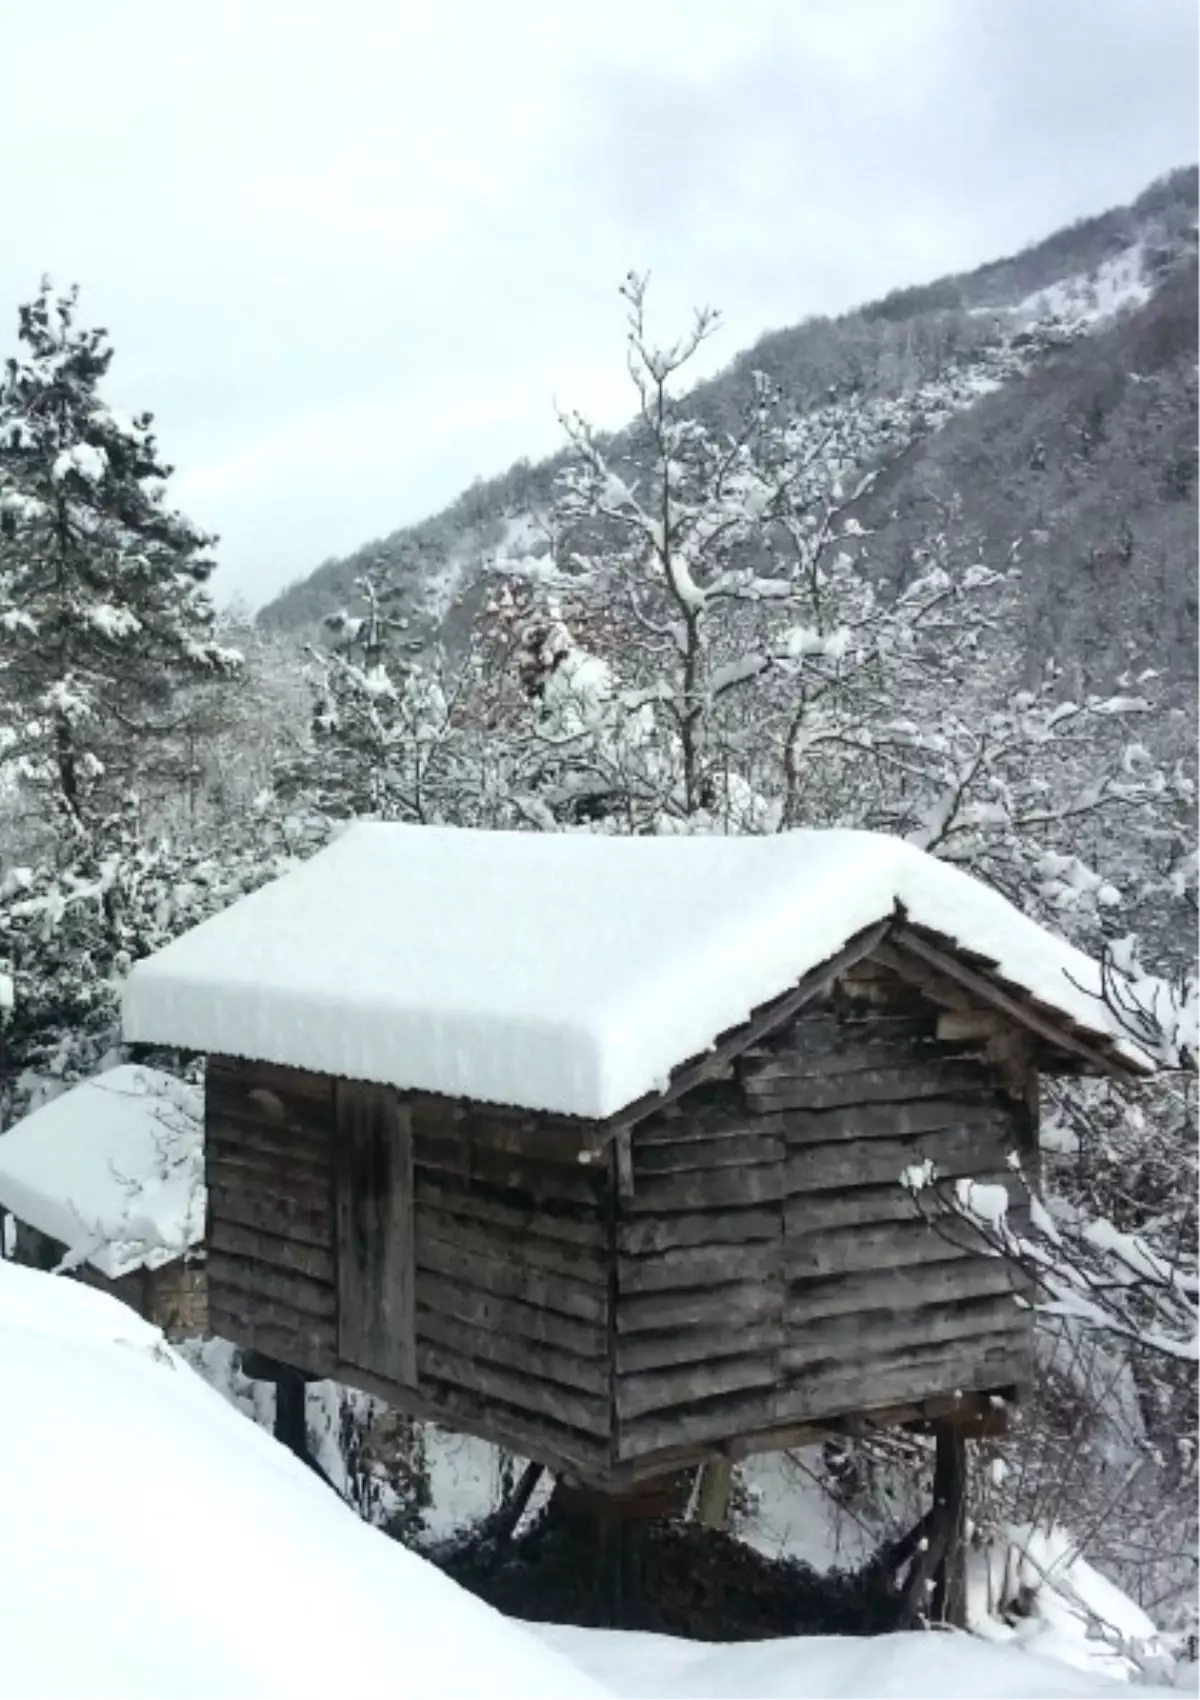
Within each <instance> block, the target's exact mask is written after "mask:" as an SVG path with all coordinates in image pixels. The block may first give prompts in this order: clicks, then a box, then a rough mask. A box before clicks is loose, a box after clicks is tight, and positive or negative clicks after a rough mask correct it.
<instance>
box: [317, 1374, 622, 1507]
mask: <svg viewBox="0 0 1200 1700" xmlns="http://www.w3.org/2000/svg"><path fill="white" fill-rule="evenodd" d="M335 1379H336V1380H338V1381H342V1382H345V1384H346V1385H347V1386H349V1387H359V1388H361V1389H362V1391H363V1392H364V1393H370V1394H372V1395H373V1396H374V1397H375V1398H377V1399H383V1400H385V1401H386V1402H387V1403H388V1404H390V1405H394V1406H395V1407H396V1409H397V1410H401V1411H404V1412H406V1413H407V1414H408V1415H410V1416H413V1417H416V1418H418V1419H420V1420H421V1421H423V1422H436V1423H442V1424H446V1425H448V1426H449V1427H451V1428H454V1429H457V1430H458V1431H459V1432H460V1433H462V1434H472V1435H475V1436H477V1437H478V1438H479V1439H480V1440H486V1441H488V1442H489V1443H490V1444H491V1445H493V1446H503V1447H506V1448H507V1449H508V1450H509V1451H510V1452H514V1453H515V1454H516V1455H517V1456H518V1457H519V1458H532V1459H536V1460H538V1461H539V1462H541V1463H543V1464H545V1466H546V1468H547V1469H549V1470H553V1471H554V1472H555V1473H556V1474H558V1475H563V1474H567V1475H573V1476H576V1477H578V1478H579V1480H581V1481H594V1482H596V1483H598V1484H603V1483H604V1482H605V1481H606V1480H607V1477H608V1472H609V1449H608V1439H607V1436H605V1437H604V1439H598V1438H597V1437H596V1436H594V1435H591V1434H584V1433H583V1432H582V1431H580V1430H579V1429H573V1428H568V1427H566V1425H565V1424H562V1423H558V1422H554V1421H552V1420H551V1419H548V1418H546V1417H542V1416H539V1415H537V1414H536V1413H534V1412H532V1411H526V1410H521V1409H517V1408H514V1407H511V1406H508V1405H503V1404H500V1403H498V1402H497V1401H496V1400H495V1399H492V1398H485V1397H483V1396H482V1395H480V1394H477V1393H472V1392H471V1391H469V1390H468V1389H466V1388H463V1387H459V1386H457V1385H456V1384H455V1383H453V1382H450V1381H441V1380H438V1379H437V1378H436V1377H433V1376H429V1377H427V1378H426V1380H425V1382H424V1384H423V1388H422V1390H417V1389H415V1388H410V1387H401V1386H399V1385H398V1384H397V1383H395V1382H390V1381H385V1380H383V1379H382V1377H380V1376H377V1375H372V1374H371V1373H370V1371H369V1370H360V1369H357V1368H356V1367H355V1366H354V1365H353V1364H338V1365H337V1368H336V1374H335Z"/></svg>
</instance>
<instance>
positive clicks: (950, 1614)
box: [930, 1421, 967, 1629]
mask: <svg viewBox="0 0 1200 1700" xmlns="http://www.w3.org/2000/svg"><path fill="white" fill-rule="evenodd" d="M934 1438H935V1443H936V1447H937V1454H936V1462H935V1464H934V1472H933V1503H934V1514H935V1516H937V1517H938V1519H939V1521H940V1522H942V1523H943V1526H944V1528H945V1531H946V1535H945V1545H944V1548H943V1551H942V1555H941V1558H940V1560H939V1563H938V1565H937V1568H936V1569H935V1571H934V1573H933V1583H934V1587H933V1600H932V1602H931V1605H932V1610H931V1612H930V1619H931V1621H932V1622H934V1623H947V1624H950V1625H951V1626H952V1627H953V1628H955V1629H965V1628H966V1625H967V1554H966V1546H965V1543H964V1535H965V1527H966V1516H967V1440H966V1435H965V1434H964V1433H963V1430H962V1428H961V1427H960V1426H959V1424H957V1423H955V1422H945V1421H943V1422H938V1423H935V1424H934Z"/></svg>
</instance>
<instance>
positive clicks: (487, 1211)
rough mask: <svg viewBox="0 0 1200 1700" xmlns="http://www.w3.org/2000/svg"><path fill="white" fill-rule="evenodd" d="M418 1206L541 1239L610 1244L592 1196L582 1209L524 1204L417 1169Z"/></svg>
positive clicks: (582, 1243)
mask: <svg viewBox="0 0 1200 1700" xmlns="http://www.w3.org/2000/svg"><path fill="white" fill-rule="evenodd" d="M414 1190H415V1194H416V1201H417V1206H418V1208H423V1207H425V1206H428V1207H430V1208H432V1209H434V1210H443V1211H447V1212H449V1213H451V1214H453V1215H454V1216H459V1217H461V1216H466V1217H470V1218H473V1219H478V1220H479V1221H481V1222H495V1223H497V1224H498V1225H499V1226H500V1227H502V1228H507V1229H510V1230H511V1231H512V1232H513V1233H516V1234H519V1235H522V1236H523V1235H526V1234H530V1235H535V1236H536V1237H537V1238H538V1239H546V1240H553V1241H556V1242H557V1241H560V1240H561V1241H563V1242H565V1243H566V1244H568V1245H578V1246H591V1247H594V1248H597V1249H599V1250H603V1248H604V1246H605V1245H606V1244H607V1237H606V1231H605V1228H604V1225H603V1223H602V1222H601V1221H600V1218H599V1216H598V1215H597V1214H596V1210H595V1205H594V1202H593V1201H591V1200H589V1202H588V1204H587V1205H586V1206H585V1207H583V1208H582V1209H575V1208H571V1209H570V1211H569V1213H568V1212H567V1211H566V1210H554V1209H547V1208H545V1207H539V1206H537V1205H535V1204H534V1203H533V1202H532V1200H531V1201H530V1202H529V1203H527V1204H524V1205H518V1204H514V1203H512V1202H511V1201H507V1200H504V1199H501V1198H497V1197H495V1196H494V1195H492V1194H490V1193H486V1192H483V1191H481V1190H480V1189H479V1187H478V1186H474V1187H471V1186H467V1185H464V1184H463V1183H462V1182H459V1181H454V1180H438V1179H435V1178H434V1177H432V1176H430V1175H428V1174H426V1173H423V1172H422V1171H421V1170H418V1171H417V1173H416V1176H415V1187H414Z"/></svg>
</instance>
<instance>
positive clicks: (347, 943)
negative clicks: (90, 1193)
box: [124, 824, 1108, 1117]
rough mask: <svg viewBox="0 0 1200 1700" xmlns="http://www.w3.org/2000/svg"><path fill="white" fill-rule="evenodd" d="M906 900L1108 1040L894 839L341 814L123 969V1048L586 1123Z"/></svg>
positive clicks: (651, 1084)
mask: <svg viewBox="0 0 1200 1700" xmlns="http://www.w3.org/2000/svg"><path fill="white" fill-rule="evenodd" d="M897 903H901V904H903V906H904V908H905V909H906V911H907V912H908V915H909V917H910V919H911V920H913V921H915V922H918V923H921V924H924V925H925V926H928V927H931V928H936V929H937V930H938V931H940V932H942V933H946V934H949V935H950V936H952V937H953V938H955V939H956V940H957V941H959V943H961V944H962V945H964V946H966V947H968V948H970V949H972V950H975V951H978V952H980V953H981V954H983V955H986V956H989V957H993V958H995V959H996V960H997V961H998V962H999V963H1000V966H1001V969H1002V971H1003V974H1004V975H1005V977H1006V978H1008V979H1010V980H1012V981H1014V982H1015V983H1016V984H1017V985H1019V986H1021V987H1023V988H1025V989H1026V990H1028V991H1029V992H1032V993H1035V994H1036V995H1037V996H1038V997H1039V998H1041V999H1042V1000H1044V1001H1045V1002H1046V1003H1047V1004H1050V1005H1052V1006H1054V1007H1055V1008H1056V1009H1058V1010H1059V1011H1061V1012H1062V1013H1063V1014H1065V1015H1069V1016H1072V1017H1074V1018H1075V1019H1076V1020H1077V1021H1078V1022H1080V1023H1081V1024H1083V1025H1085V1026H1088V1027H1091V1028H1095V1029H1098V1030H1100V1031H1107V1030H1108V1028H1107V1023H1106V1018H1105V1013H1104V1010H1103V1007H1102V1005H1101V1004H1100V1003H1099V1002H1098V1001H1097V1000H1096V998H1095V997H1093V996H1091V995H1089V992H1088V991H1086V990H1080V989H1079V986H1078V985H1073V984H1072V980H1075V981H1077V982H1079V983H1080V985H1082V986H1085V987H1093V988H1094V987H1097V986H1098V976H1097V970H1096V968H1095V966H1094V964H1092V963H1091V962H1090V961H1089V960H1088V959H1087V958H1086V957H1085V956H1082V955H1081V954H1080V953H1079V952H1078V951H1076V950H1074V949H1072V948H1071V947H1070V946H1068V945H1066V944H1064V943H1063V942H1062V941H1061V940H1059V939H1057V938H1055V937H1053V936H1052V935H1051V934H1049V933H1047V932H1045V931H1044V930H1043V929H1042V928H1041V927H1039V926H1037V925H1036V924H1035V923H1034V922H1032V921H1030V920H1029V919H1028V918H1026V917H1025V916H1023V915H1021V914H1020V913H1019V912H1018V911H1017V910H1016V909H1014V908H1013V907H1012V905H1011V904H1009V903H1008V902H1006V901H1005V899H1004V898H1002V897H1000V896H998V895H997V894H996V893H995V892H993V891H992V890H990V889H989V888H987V887H985V886H983V885H981V884H979V883H978V881H976V880H974V879H972V878H970V877H969V876H968V875H966V874H964V873H962V872H961V871H959V870H958V869H955V868H952V867H950V866H948V865H947V864H946V863H944V862H939V861H936V860H935V859H934V858H933V857H931V856H929V855H927V854H926V853H925V852H924V851H921V850H918V849H916V848H915V847H914V846H913V845H911V844H907V843H905V842H904V841H902V840H900V839H896V838H890V837H887V836H884V835H882V834H877V833H865V832H832V831H831V832H791V833H783V834H779V835H777V836H774V837H762V838H757V837H756V838H748V837H746V838H721V837H694V838H693V837H668V838H610V837H600V836H594V835H589V834H545V835H542V834H536V833H496V832H472V831H460V830H456V829H453V828H441V827H413V826H385V825H378V824H359V825H356V826H353V827H351V828H350V829H349V830H348V831H347V832H346V833H344V834H343V836H342V837H341V838H340V839H338V840H337V841H336V842H335V843H334V844H333V845H331V846H330V847H329V848H328V849H327V850H323V851H322V852H321V853H320V854H319V855H317V856H314V857H313V858H312V860H311V861H309V862H306V863H305V864H303V865H302V866H301V867H299V868H297V869H295V870H294V871H293V872H291V873H288V874H286V875H284V876H283V877H282V878H281V879H279V880H277V881H275V882H274V883H273V884H271V885H268V886H265V887H263V888H262V889H260V890H259V891H257V892H254V893H252V894H251V895H250V896H248V897H244V898H242V899H241V900H240V901H239V902H237V903H235V904H234V905H233V906H232V907H231V908H230V909H227V910H226V911H225V912H224V913H223V914H220V915H217V916H214V917H213V918H212V919H211V920H208V921H205V922H204V923H202V924H201V925H200V926H199V927H196V928H195V929H194V930H193V931H192V932H189V933H187V934H185V935H184V936H183V937H182V938H181V939H178V940H176V941H175V942H174V943H173V944H170V945H168V946H167V947H166V948H165V949H164V950H162V951H160V952H158V954H157V955H155V956H153V957H150V958H149V959H148V960H147V961H145V962H141V963H139V964H138V965H137V967H135V968H134V970H133V972H132V974H131V975H130V977H129V979H128V981H127V982H126V987H125V996H124V1022H125V1033H126V1037H127V1038H128V1039H130V1040H147V1041H161V1042H164V1043H171V1044H179V1045H183V1046H189V1047H193V1048H195V1049H196V1050H199V1051H207V1052H210V1053H211V1052H216V1053H226V1054H230V1055H234V1056H247V1057H256V1058H258V1059H260V1060H262V1061H267V1062H275V1063H283V1064H289V1065H292V1066H296V1067H306V1068H310V1069H314V1070H316V1071H318V1072H320V1073H329V1074H336V1075H341V1076H344V1077H347V1078H350V1079H361V1080H373V1081H379V1082H381V1083H384V1084H391V1085H395V1086H400V1087H413V1088H418V1089H424V1090H426V1091H432V1092H442V1093H447V1094H452V1095H455V1096H462V1097H468V1098H476V1099H482V1100H486V1101H490V1102H494V1103H503V1104H517V1105H522V1106H526V1107H529V1108H532V1109H546V1110H560V1111H565V1112H567V1113H571V1114H576V1115H581V1116H600V1117H602V1116H606V1115H610V1114H612V1113H613V1112H614V1111H616V1110H619V1109H621V1108H623V1107H624V1106H625V1105H627V1104H629V1103H632V1102H633V1101H634V1100H635V1099H636V1098H639V1097H640V1096H641V1095H642V1094H643V1093H645V1092H647V1091H650V1090H653V1089H655V1088H656V1087H659V1086H662V1085H665V1083H666V1081H667V1078H668V1076H669V1075H670V1073H671V1071H672V1069H674V1068H676V1067H677V1066H678V1065H679V1064H680V1063H682V1062H684V1061H686V1060H687V1059H688V1058H690V1057H692V1056H695V1055H697V1054H698V1053H700V1052H702V1051H704V1050H706V1049H707V1048H708V1047H709V1046H710V1045H711V1044H712V1043H713V1041H714V1040H715V1039H716V1038H717V1036H718V1035H719V1034H721V1033H723V1032H725V1031H727V1030H728V1029H730V1028H733V1027H736V1026H738V1025H739V1024H740V1023H741V1022H743V1021H744V1020H745V1019H746V1017H747V1016H748V1015H749V1013H750V1011H751V1010H752V1009H754V1008H755V1007H756V1006H757V1005H759V1004H762V1003H765V1002H767V1001H768V1000H770V999H771V998H773V997H776V996H778V995H779V994H781V993H783V992H784V991H786V990H787V988H788V987H789V986H791V985H792V984H793V983H794V982H795V981H796V980H797V979H799V978H800V977H801V976H802V975H803V974H804V973H805V972H806V971H807V970H808V969H810V968H813V967H815V966H816V965H818V964H820V963H822V962H824V961H826V960H828V958H829V957H831V956H832V955H834V954H835V953H836V952H837V951H838V950H839V949H840V948H841V947H842V945H843V944H844V943H845V942H846V940H847V939H849V938H850V937H851V936H852V935H853V934H855V933H856V932H858V931H860V930H861V929H862V928H864V927H868V926H870V925H872V924H873V923H875V922H877V921H880V920H883V919H885V918H886V917H888V916H889V915H891V914H892V912H893V910H894V907H895V905H896V904H897Z"/></svg>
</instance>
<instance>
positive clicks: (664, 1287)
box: [617, 1238, 783, 1299]
mask: <svg viewBox="0 0 1200 1700" xmlns="http://www.w3.org/2000/svg"><path fill="white" fill-rule="evenodd" d="M782 1267H783V1243H782V1238H780V1239H775V1240H769V1241H759V1242H756V1243H754V1244H751V1245H709V1246H686V1247H679V1248H677V1249H676V1250H674V1251H659V1252H653V1253H651V1254H650V1255H649V1256H647V1257H628V1256H621V1257H620V1258H619V1260H618V1264H617V1290H618V1292H619V1294H620V1296H621V1298H622V1299H624V1298H625V1297H626V1295H627V1294H630V1293H663V1292H670V1291H678V1290H680V1289H687V1288H694V1287H700V1288H706V1287H711V1286H714V1285H716V1284H719V1283H725V1282H729V1281H754V1280H769V1279H770V1278H771V1277H773V1276H775V1275H778V1274H779V1272H780V1270H781V1269H782Z"/></svg>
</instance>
